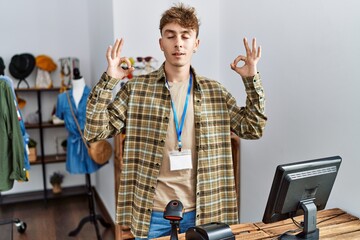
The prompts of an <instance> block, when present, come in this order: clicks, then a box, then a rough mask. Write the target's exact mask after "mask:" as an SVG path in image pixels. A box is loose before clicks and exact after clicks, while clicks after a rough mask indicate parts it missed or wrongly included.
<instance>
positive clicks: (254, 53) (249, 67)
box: [230, 38, 261, 77]
mask: <svg viewBox="0 0 360 240" xmlns="http://www.w3.org/2000/svg"><path fill="white" fill-rule="evenodd" d="M244 46H245V49H246V56H243V55H239V56H238V57H237V58H235V60H234V62H232V63H231V64H230V67H231V69H232V70H234V71H235V72H237V73H238V74H240V76H241V77H251V76H254V75H255V74H256V73H257V68H256V64H257V63H258V61H259V60H260V57H261V47H260V46H259V47H258V48H257V47H256V39H255V38H253V40H252V48H251V49H250V47H249V44H248V41H247V39H246V38H244ZM240 61H243V62H244V65H243V66H241V67H238V66H237V64H238V63H239V62H240Z"/></svg>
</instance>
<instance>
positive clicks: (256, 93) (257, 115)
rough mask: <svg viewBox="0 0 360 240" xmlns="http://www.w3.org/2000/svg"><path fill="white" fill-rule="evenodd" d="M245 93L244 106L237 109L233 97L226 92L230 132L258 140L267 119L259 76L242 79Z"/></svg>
mask: <svg viewBox="0 0 360 240" xmlns="http://www.w3.org/2000/svg"><path fill="white" fill-rule="evenodd" d="M242 80H243V82H244V86H245V91H246V95H247V97H246V105H245V106H244V107H240V108H238V107H237V104H236V101H235V99H234V97H232V96H231V95H230V94H229V93H228V92H226V95H227V105H228V108H229V113H230V119H231V128H232V129H231V130H232V131H234V132H235V133H236V134H237V135H238V136H239V137H241V138H244V139H259V138H260V137H262V135H263V131H264V128H265V124H266V121H267V117H266V115H265V94H264V89H263V86H262V82H261V77H260V74H256V75H255V76H253V77H246V78H243V79H242Z"/></svg>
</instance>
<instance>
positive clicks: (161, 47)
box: [159, 38, 164, 51]
mask: <svg viewBox="0 0 360 240" xmlns="http://www.w3.org/2000/svg"><path fill="white" fill-rule="evenodd" d="M159 46H160V49H161V51H164V48H163V46H162V38H159Z"/></svg>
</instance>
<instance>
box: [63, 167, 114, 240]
mask: <svg viewBox="0 0 360 240" xmlns="http://www.w3.org/2000/svg"><path fill="white" fill-rule="evenodd" d="M86 188H87V195H88V202H89V216H87V217H85V218H83V219H82V220H81V221H80V223H79V225H78V227H77V228H76V229H75V230H73V231H71V232H70V233H69V236H76V235H77V234H78V233H79V232H80V231H81V228H82V227H83V226H84V224H85V223H86V222H91V223H93V224H94V227H95V231H96V236H97V239H98V240H101V236H100V230H99V225H98V222H97V221H98V220H99V221H100V223H101V224H102V225H103V226H104V227H106V228H108V227H111V224H109V223H107V222H106V221H105V220H104V218H103V217H102V216H101V215H99V214H95V201H94V194H93V190H92V187H91V178H90V174H88V173H87V174H86Z"/></svg>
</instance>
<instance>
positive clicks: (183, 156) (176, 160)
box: [169, 149, 192, 171]
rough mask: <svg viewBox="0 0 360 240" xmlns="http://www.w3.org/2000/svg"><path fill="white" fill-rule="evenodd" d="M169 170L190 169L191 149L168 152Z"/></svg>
mask: <svg viewBox="0 0 360 240" xmlns="http://www.w3.org/2000/svg"><path fill="white" fill-rule="evenodd" d="M169 158H170V171H176V170H184V169H192V161H191V150H190V149H184V150H182V151H181V152H179V151H172V152H170V153H169Z"/></svg>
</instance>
